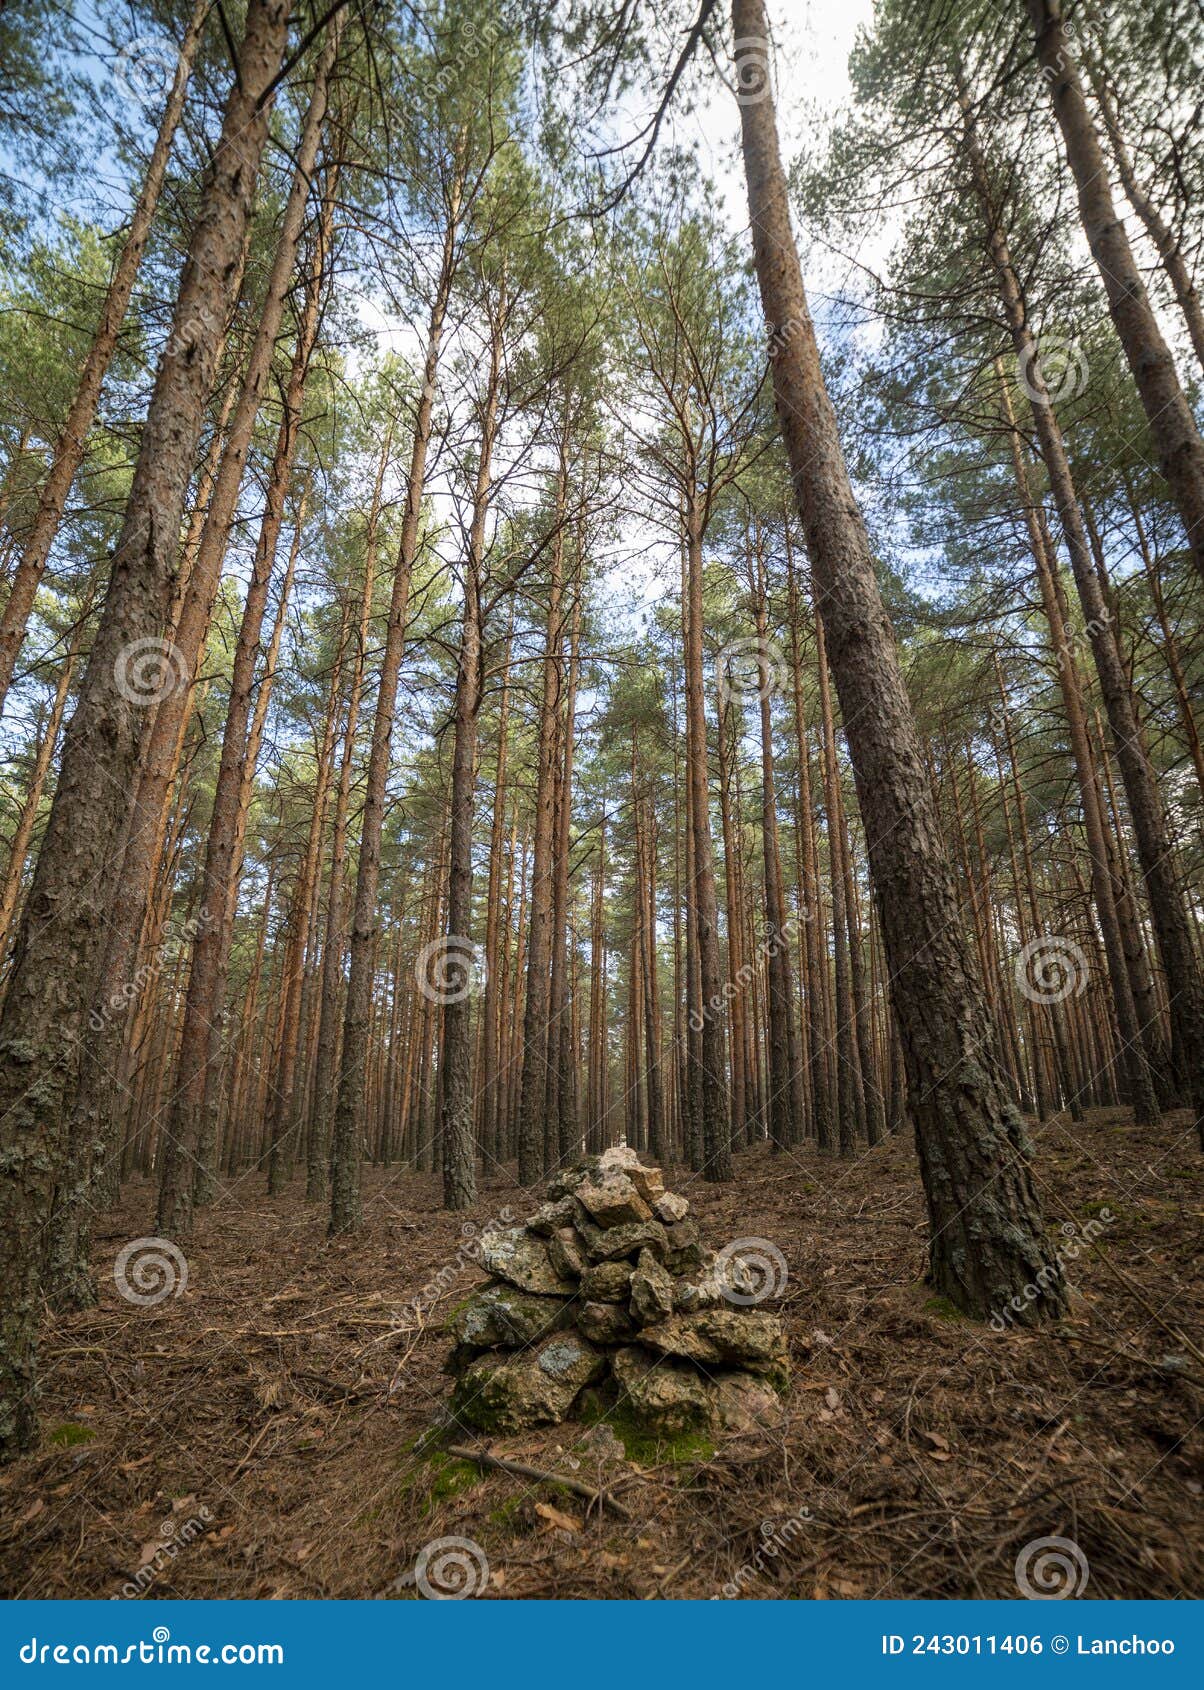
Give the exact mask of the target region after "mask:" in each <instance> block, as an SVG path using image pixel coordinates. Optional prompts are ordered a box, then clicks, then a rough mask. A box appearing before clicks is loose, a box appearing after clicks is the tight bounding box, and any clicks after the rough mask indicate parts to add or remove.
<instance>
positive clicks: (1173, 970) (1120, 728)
mask: <svg viewBox="0 0 1204 1690" xmlns="http://www.w3.org/2000/svg"><path fill="white" fill-rule="evenodd" d="M964 114H965V126H966V127H965V135H966V151H967V158H968V160H969V163H970V168H971V173H972V176H973V180H974V187H975V191H976V193H977V195H978V198H979V202H980V206H981V209H982V213H983V218H984V222H985V223H986V226H987V236H986V239H987V250H988V253H989V255H990V259H991V262H992V265H993V266H994V269H995V274H996V277H997V280H998V283H999V292H1000V298H1001V300H1002V303H1003V308H1004V312H1005V315H1006V317H1007V322H1008V327H1009V329H1010V331H1011V335H1012V344H1013V346H1014V347H1015V350H1016V355H1017V358H1018V359H1019V360H1020V361H1021V367H1022V368H1023V369H1024V372H1025V387H1026V390H1027V392H1028V395H1029V402H1030V406H1031V409H1032V417H1033V423H1034V426H1035V428H1036V432H1037V440H1038V443H1039V445H1040V448H1041V457H1042V460H1043V462H1044V464H1045V469H1046V473H1047V474H1048V476H1049V484H1050V490H1051V491H1052V493H1053V497H1054V503H1055V504H1056V506H1057V510H1058V517H1059V520H1060V522H1061V525H1062V532H1063V535H1064V536H1065V540H1066V550H1067V552H1068V554H1069V556H1070V567H1071V570H1072V572H1073V574H1074V580H1075V585H1076V587H1077V588H1078V595H1079V602H1080V604H1081V605H1082V610H1083V616H1084V619H1085V622H1086V633H1087V635H1088V637H1089V639H1090V642H1091V650H1092V654H1093V656H1094V658H1095V667H1096V672H1097V674H1098V675H1099V681H1100V690H1101V692H1102V693H1103V697H1104V706H1105V709H1106V710H1107V712H1108V723H1109V726H1110V728H1111V730H1112V738H1113V742H1114V744H1115V747H1116V756H1117V761H1118V762H1119V764H1120V768H1121V774H1122V777H1123V779H1124V783H1125V794H1126V797H1127V798H1128V801H1129V814H1130V816H1131V818H1132V822H1133V834H1134V839H1135V842H1136V845H1137V851H1138V856H1139V858H1140V861H1141V867H1142V872H1143V874H1144V876H1145V882H1146V890H1147V893H1148V895H1149V900H1150V913H1151V915H1152V917H1153V921H1154V930H1155V933H1156V935H1157V940H1158V951H1159V955H1160V956H1161V958H1162V966H1163V969H1164V971H1165V973H1166V978H1167V983H1168V986H1169V988H1170V993H1171V1062H1172V1066H1173V1069H1174V1072H1175V1076H1176V1081H1177V1084H1178V1086H1179V1088H1180V1089H1181V1090H1182V1091H1183V1092H1190V1094H1191V1095H1192V1098H1193V1101H1194V1104H1195V1107H1196V1112H1197V1116H1198V1117H1199V1119H1200V1123H1201V1125H1200V1131H1201V1133H1202V1134H1204V978H1202V977H1201V974H1200V969H1199V964H1198V962H1197V960H1196V957H1195V953H1194V951H1193V948H1192V942H1191V933H1190V929H1189V927H1188V924H1187V912H1186V907H1185V904H1184V900H1183V893H1182V890H1181V888H1180V886H1179V884H1178V879H1177V876H1176V873H1175V865H1174V860H1173V858H1172V856H1171V853H1170V846H1169V840H1168V838H1167V832H1166V818H1165V815H1164V813H1163V809H1162V802H1161V799H1160V797H1159V795H1158V788H1157V785H1156V783H1155V780H1154V775H1153V771H1152V770H1151V768H1150V765H1149V762H1148V760H1147V758H1146V755H1145V752H1144V748H1143V746H1142V743H1141V734H1140V729H1139V727H1138V723H1137V720H1136V717H1135V714H1134V709H1133V695H1132V691H1131V688H1130V686H1129V679H1128V676H1127V675H1126V674H1125V670H1124V665H1123V663H1122V662H1121V658H1120V652H1119V649H1118V647H1117V644H1116V636H1115V632H1114V629H1113V627H1112V613H1111V611H1110V610H1109V608H1108V606H1107V605H1106V604H1105V602H1104V596H1103V592H1102V591H1101V588H1100V582H1099V576H1098V575H1097V573H1096V569H1095V564H1094V561H1093V559H1092V555H1091V548H1090V543H1089V541H1088V537H1087V532H1086V528H1085V526H1084V523H1083V514H1082V510H1081V508H1080V506H1079V501H1078V496H1077V493H1076V491H1075V485H1074V480H1073V477H1072V475H1071V471H1070V461H1069V459H1068V457H1067V455H1066V447H1065V442H1064V440H1063V437H1062V431H1061V428H1060V426H1059V424H1058V418H1057V415H1056V413H1055V411H1054V408H1053V405H1052V403H1051V401H1050V397H1049V391H1048V388H1047V386H1046V383H1045V377H1044V373H1043V371H1042V368H1041V360H1040V355H1039V349H1038V346H1037V343H1036V341H1035V340H1034V338H1033V334H1032V330H1031V329H1030V327H1029V323H1028V314H1027V311H1026V308H1025V300H1024V296H1023V293H1022V291H1021V287H1020V281H1019V277H1018V276H1017V274H1016V271H1015V268H1014V266H1013V264H1012V258H1011V253H1010V251H1009V250H1008V245H1007V241H1006V239H1005V237H1004V234H1003V230H1002V228H1001V227H1000V226H999V222H998V219H997V216H996V214H995V211H994V208H993V200H992V194H991V187H990V181H989V178H988V176H987V171H986V164H985V161H984V159H983V155H982V152H981V148H980V146H979V143H978V137H977V133H976V130H975V127H974V121H973V117H972V114H971V113H970V111H969V107H968V103H966V104H965V106H964ZM1070 651H1071V648H1070V647H1067V655H1069V654H1070ZM1060 656H1061V654H1059V657H1060ZM1115 983H1116V982H1114V984H1115ZM1117 1008H1118V1013H1120V1011H1121V1005H1120V1003H1119V1002H1118V1005H1117ZM1136 1031H1137V1034H1138V1038H1140V1037H1141V1035H1142V1033H1143V1032H1144V1029H1142V1028H1138V1029H1136ZM1121 1037H1122V1040H1123V1041H1125V1046H1126V1049H1131V1048H1132V1047H1131V1045H1130V1035H1129V1034H1128V1033H1126V1031H1125V1029H1124V1028H1123V1026H1122V1029H1121ZM1131 1082H1132V1084H1133V1086H1134V1098H1133V1101H1134V1105H1135V1107H1136V1108H1138V1109H1139V1110H1140V1111H1141V1112H1142V1113H1143V1114H1147V1115H1148V1114H1149V1113H1150V1108H1151V1102H1153V1111H1154V1115H1155V1116H1156V1112H1157V1104H1156V1100H1152V1099H1151V1098H1150V1097H1149V1096H1148V1095H1147V1093H1146V1087H1145V1084H1144V1083H1143V1081H1142V1079H1141V1076H1140V1074H1136V1073H1135V1074H1133V1075H1131Z"/></svg>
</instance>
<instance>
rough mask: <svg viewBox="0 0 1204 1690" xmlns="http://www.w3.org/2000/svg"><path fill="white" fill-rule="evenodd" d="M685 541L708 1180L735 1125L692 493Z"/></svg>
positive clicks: (699, 1060) (717, 1176)
mask: <svg viewBox="0 0 1204 1690" xmlns="http://www.w3.org/2000/svg"><path fill="white" fill-rule="evenodd" d="M683 516H684V526H685V541H686V635H685V648H684V656H685V673H686V717H687V720H688V722H689V738H688V740H687V743H686V779H687V781H688V783H689V788H690V829H691V833H692V836H693V847H694V857H693V873H692V874H691V876H690V878H689V881H688V885H689V888H690V891H691V894H692V896H691V899H690V902H691V905H692V907H693V910H694V932H695V938H696V943H697V954H698V993H699V1005H700V1008H699V1015H700V1018H701V1026H700V1027H699V1029H698V1045H697V1057H696V1067H695V1074H696V1079H695V1085H696V1087H697V1089H698V1091H699V1092H700V1093H701V1097H700V1104H701V1110H700V1124H701V1129H702V1130H701V1139H702V1144H701V1150H702V1168H701V1170H700V1171H701V1173H702V1176H703V1178H704V1179H707V1180H711V1181H715V1182H720V1181H723V1180H729V1179H731V1177H732V1145H731V1125H730V1121H729V1119H728V1102H727V1099H728V1092H727V1053H726V1050H725V1048H724V1046H725V1038H724V1025H723V1023H724V1017H723V1002H724V998H723V972H722V963H721V960H720V955H719V902H718V898H717V896H716V891H715V854H714V847H713V845H712V842H711V815H710V801H709V797H708V790H707V789H708V781H707V726H706V708H705V704H704V698H705V690H704V686H703V674H702V521H701V512H700V511H699V509H698V506H697V503H696V497H695V493H694V490H693V489H692V490H691V491H690V493H688V494H687V497H686V508H685V511H684V513H683Z"/></svg>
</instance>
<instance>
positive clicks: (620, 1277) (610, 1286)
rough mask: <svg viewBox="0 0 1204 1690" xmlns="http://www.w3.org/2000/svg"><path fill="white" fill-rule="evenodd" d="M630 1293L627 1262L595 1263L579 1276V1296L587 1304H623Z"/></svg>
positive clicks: (629, 1267) (628, 1265) (629, 1273)
mask: <svg viewBox="0 0 1204 1690" xmlns="http://www.w3.org/2000/svg"><path fill="white" fill-rule="evenodd" d="M630 1293H631V1264H630V1263H629V1262H595V1263H593V1264H592V1265H591V1266H590V1267H587V1268H586V1270H585V1272H584V1273H583V1274H582V1275H581V1295H582V1297H583V1298H584V1299H585V1301H586V1302H589V1303H625V1302H626V1301H627V1298H628V1296H629V1295H630Z"/></svg>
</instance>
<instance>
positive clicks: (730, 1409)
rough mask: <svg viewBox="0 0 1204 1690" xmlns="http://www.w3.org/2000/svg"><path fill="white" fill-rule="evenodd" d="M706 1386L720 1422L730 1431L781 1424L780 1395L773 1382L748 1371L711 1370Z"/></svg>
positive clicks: (742, 1430)
mask: <svg viewBox="0 0 1204 1690" xmlns="http://www.w3.org/2000/svg"><path fill="white" fill-rule="evenodd" d="M708 1389H709V1391H710V1394H711V1401H712V1404H713V1405H714V1409H715V1414H716V1417H717V1418H718V1421H719V1424H720V1425H721V1426H723V1427H725V1428H726V1430H727V1431H729V1432H751V1431H754V1430H755V1429H756V1427H758V1426H780V1425H781V1423H782V1421H783V1419H784V1418H785V1409H784V1408H783V1406H782V1399H781V1397H779V1395H778V1393H777V1392H776V1391H775V1390H774V1388H773V1386H772V1385H769V1384H767V1383H766V1381H765V1380H764V1379H755V1378H754V1377H753V1376H752V1374H750V1373H735V1372H733V1373H716V1374H713V1375H712V1376H711V1378H710V1380H709V1381H708Z"/></svg>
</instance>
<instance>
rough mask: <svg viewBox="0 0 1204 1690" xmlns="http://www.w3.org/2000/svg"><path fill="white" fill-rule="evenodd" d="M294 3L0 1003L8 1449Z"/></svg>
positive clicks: (245, 132) (25, 1412)
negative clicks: (146, 697) (199, 461)
mask: <svg viewBox="0 0 1204 1690" xmlns="http://www.w3.org/2000/svg"><path fill="white" fill-rule="evenodd" d="M288 13H289V7H288V4H287V0H251V4H250V6H249V8H248V13H247V24H246V33H245V36H244V39H243V43H242V48H241V52H240V55H239V75H238V78H237V80H236V84H235V86H234V88H233V89H232V91H231V93H230V95H229V98H228V100H227V103H226V109H225V114H224V120H223V127H222V138H221V142H220V144H219V146H218V149H217V152H216V154H215V155H214V159H213V162H212V164H211V165H210V168H209V171H208V174H207V177H206V182H205V185H204V190H203V194H202V200H203V204H204V207H205V215H204V216H203V217H202V218H200V219H199V220H198V223H197V225H196V228H195V231H194V233H193V237H192V241H191V245H190V248H189V253H188V258H187V260H186V262H185V266H184V272H183V275H182V277H181V281H180V289H179V294H178V296H177V300H176V306H175V310H174V312H173V320H172V330H171V335H170V338H169V341H168V344H167V348H166V350H165V352H164V354H163V358H162V360H161V362H160V365H159V369H158V372H157V375H156V379H155V386H154V392H153V394H152V397H151V402H150V408H149V410H148V413H147V418H146V423H145V425H144V428H143V431H142V439H141V443H140V447H139V452H138V460H137V463H136V465H135V469H134V475H133V481H132V484H131V488H130V496H129V500H128V503H127V505H126V510H125V515H124V518H123V521H122V527H121V533H120V536H119V538H118V541H117V545H116V548H115V551H114V555H113V563H112V570H111V574H110V578H109V587H108V591H107V594H106V596H105V601H104V608H103V610H102V613H101V619H100V626H99V628H98V629H97V633H96V638H95V641H94V643H93V646H92V652H91V656H90V658H89V662H88V666H87V670H86V672H85V675H84V679H83V684H82V688H81V694H80V700H79V703H78V705H77V707H76V711H75V714H74V716H73V717H72V719H71V723H70V726H69V727H68V729H67V732H66V736H65V741H64V747H63V757H62V765H61V769H60V774H59V781H58V787H57V790H56V792H55V798H54V803H53V805H52V807H51V812H50V817H49V820H48V823H47V829H46V835H45V838H44V840H43V843H42V849H41V852H40V854H39V857H38V864H37V868H36V870H35V873H34V878H33V885H32V887H31V890H30V895H29V900H28V903H27V905H26V910H25V915H24V919H23V920H22V923H21V931H20V935H19V938H18V941H17V953H16V960H15V963H14V967H13V974H12V978H11V980H10V984H9V990H8V995H7V997H6V999H5V1003H4V1009H3V1014H2V1015H0V1119H2V1121H3V1126H2V1127H0V1151H2V1154H0V1163H2V1167H3V1174H2V1176H0V1177H2V1183H0V1222H2V1225H0V1233H2V1238H3V1242H2V1243H0V1277H2V1278H3V1282H4V1285H5V1307H4V1311H3V1314H2V1315H0V1453H3V1454H5V1455H11V1454H14V1453H16V1451H18V1450H19V1449H22V1448H24V1447H26V1446H27V1445H28V1444H29V1443H30V1442H31V1441H32V1439H33V1437H34V1436H35V1433H36V1424H37V1423H36V1415H35V1410H34V1402H33V1393H34V1387H35V1367H36V1362H35V1343H36V1327H37V1315H38V1310H37V1294H38V1278H39V1260H40V1254H41V1250H40V1233H41V1229H42V1227H43V1225H44V1224H45V1221H46V1218H47V1215H48V1212H49V1204H50V1197H51V1191H52V1189H53V1186H54V1182H55V1179H56V1176H57V1173H58V1170H59V1168H60V1166H61V1163H62V1159H63V1148H64V1146H63V1131H62V1127H63V1122H64V1118H65V1116H66V1115H67V1111H68V1108H69V1098H70V1094H71V1092H72V1089H73V1087H74V1083H75V1077H76V1074H77V1072H78V1061H79V1038H80V1034H81V1032H82V1022H83V1017H84V1013H85V1010H86V1007H87V996H88V992H89V990H90V987H91V984H92V981H93V980H94V978H95V976H96V973H97V970H98V965H99V961H100V949H101V944H102V941H103V936H104V923H105V918H106V914H107V910H108V907H109V904H110V902H111V900H112V895H113V884H114V879H115V876H116V874H117V872H118V870H119V868H120V858H119V853H118V852H117V851H115V850H114V842H115V841H120V840H121V838H122V836H123V833H124V830H125V826H126V823H127V821H128V817H129V812H130V809H131V807H132V804H133V799H134V793H135V790H136V780H137V775H138V769H139V765H140V761H141V753H142V748H143V733H144V727H145V718H144V714H143V709H142V707H141V705H140V704H139V703H138V702H137V696H138V695H137V692H136V690H135V688H134V687H133V686H131V685H130V684H129V678H130V675H131V670H130V661H131V653H132V652H137V651H146V650H149V649H153V648H154V647H155V646H156V645H157V644H158V642H159V641H160V639H161V637H162V633H163V629H164V627H165V626H166V624H167V619H168V614H169V611H170V606H171V594H172V581H173V574H174V570H175V566H176V558H177V551H178V547H179V535H180V525H181V521H182V518H183V511H184V499H185V495H186V493H187V488H188V480H189V475H190V473H191V470H192V465H193V461H194V457H195V453H196V447H197V442H198V440H199V438H200V433H201V427H202V422H203V417H204V406H205V401H206V399H207V398H208V395H209V392H210V390H211V388H212V385H213V377H214V371H215V365H216V356H217V346H218V339H219V335H220V332H221V326H222V325H223V324H224V322H225V321H226V317H227V314H228V311H229V308H230V305H231V304H232V301H233V295H234V289H235V288H236V286H237V282H238V271H239V265H240V254H241V252H242V246H243V238H244V234H245V231H246V227H247V221H248V218H249V217H250V213H251V204H252V198H253V195H254V191H255V183H256V179H257V176H258V172H259V164H260V159H261V156H262V151H263V145H264V141H265V138H266V134H267V123H268V112H269V106H270V101H269V100H268V99H266V98H263V96H265V95H266V93H267V90H268V89H269V87H270V85H271V83H272V81H273V78H274V77H275V75H276V73H277V71H278V70H279V68H280V64H281V61H282V57H283V53H284V47H285V42H286V37H287V25H288ZM123 679H124V680H125V681H126V684H125V685H124V686H123V685H121V684H119V683H120V681H121V680H123Z"/></svg>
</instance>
